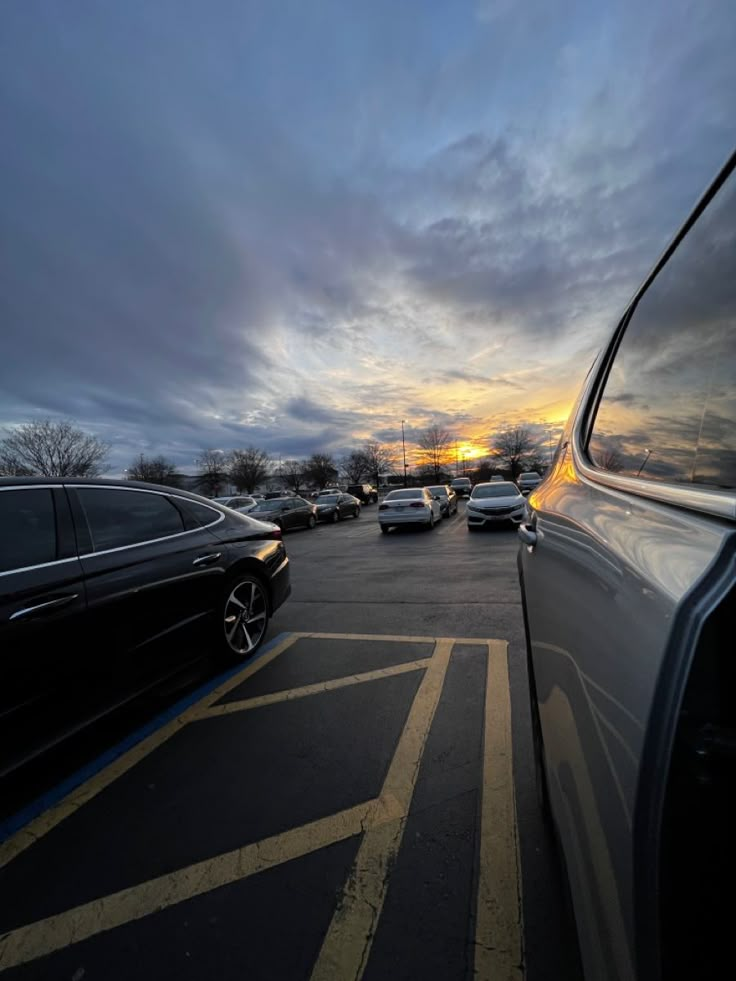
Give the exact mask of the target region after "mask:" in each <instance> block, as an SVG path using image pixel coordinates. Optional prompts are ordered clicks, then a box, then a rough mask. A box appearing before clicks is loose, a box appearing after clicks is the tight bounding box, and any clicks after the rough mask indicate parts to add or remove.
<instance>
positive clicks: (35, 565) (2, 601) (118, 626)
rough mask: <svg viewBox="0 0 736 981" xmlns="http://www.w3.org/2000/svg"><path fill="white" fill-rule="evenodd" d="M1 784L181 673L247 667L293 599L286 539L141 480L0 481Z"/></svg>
mask: <svg viewBox="0 0 736 981" xmlns="http://www.w3.org/2000/svg"><path fill="white" fill-rule="evenodd" d="M0 543H1V547H0V650H2V659H1V660H0V774H3V773H7V772H8V771H9V770H11V769H13V768H15V767H16V766H18V765H19V764H20V763H22V762H24V761H26V760H28V759H29V758H31V757H33V756H35V755H37V754H38V753H39V752H41V751H42V750H43V749H44V748H46V747H47V746H48V745H49V744H51V743H53V742H55V741H56V740H57V739H58V738H59V737H60V736H61V734H63V733H64V732H68V731H70V730H76V729H78V728H79V727H80V726H81V725H83V724H84V723H85V722H86V721H90V720H91V719H92V718H94V717H98V716H99V715H100V713H102V712H104V711H106V710H107V709H109V708H111V707H114V706H116V705H119V704H121V702H123V701H125V700H126V698H130V697H132V696H133V695H134V694H137V693H138V692H140V691H141V690H142V689H145V688H147V687H149V686H150V685H152V684H153V683H155V682H157V681H160V680H161V678H162V677H165V676H166V675H168V674H171V673H173V672H175V671H177V670H179V669H180V668H181V667H182V665H183V664H184V663H186V662H187V660H191V659H192V658H193V656H195V654H196V655H199V653H200V652H201V650H202V649H203V648H205V649H207V648H209V649H212V648H213V647H214V648H215V649H216V650H217V651H218V652H219V653H221V654H224V655H225V656H227V657H230V658H236V659H242V658H247V657H250V656H251V655H252V654H253V653H254V652H255V651H256V650H257V648H258V647H259V645H260V644H261V642H262V641H263V638H264V636H265V634H266V630H267V627H268V623H269V620H270V617H271V615H272V613H273V612H274V611H275V610H276V609H278V607H279V606H280V605H281V604H282V603H283V602H284V600H285V599H286V597H287V596H288V595H289V591H290V585H289V560H288V558H287V556H286V549H285V548H284V544H283V542H282V541H281V533H280V532H279V531H278V529H272V528H269V527H268V526H266V525H264V524H263V523H262V522H260V521H254V520H253V519H251V518H250V517H248V516H247V515H243V514H238V513H237V512H236V511H232V510H231V509H230V508H227V507H223V506H222V505H220V504H217V503H215V502H213V501H208V500H206V499H205V498H203V497H199V496H198V495H196V494H190V493H187V492H186V491H181V490H174V489H172V488H170V487H169V488H166V487H158V486H155V485H152V484H144V483H138V482H134V481H127V480H126V481H112V480H81V479H71V478H69V479H67V478H33V477H29V478H20V477H12V478H11V477H6V478H0Z"/></svg>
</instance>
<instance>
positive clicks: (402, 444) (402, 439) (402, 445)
mask: <svg viewBox="0 0 736 981" xmlns="http://www.w3.org/2000/svg"><path fill="white" fill-rule="evenodd" d="M401 449H402V451H403V453H404V487H406V440H405V439H404V420H403V419H402V420H401Z"/></svg>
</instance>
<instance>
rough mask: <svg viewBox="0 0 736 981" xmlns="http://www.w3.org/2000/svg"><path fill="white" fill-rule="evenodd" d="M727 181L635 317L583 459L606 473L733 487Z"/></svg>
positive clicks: (734, 306)
mask: <svg viewBox="0 0 736 981" xmlns="http://www.w3.org/2000/svg"><path fill="white" fill-rule="evenodd" d="M735 356H736V179H735V178H733V177H732V178H731V181H730V185H728V186H726V188H724V189H722V190H721V191H720V192H719V194H718V195H717V196H716V198H715V200H714V201H713V202H711V204H710V206H709V207H708V209H707V210H706V212H705V214H704V215H703V216H702V217H701V218H700V220H699V221H698V222H697V224H696V226H695V228H694V229H693V230H692V231H691V232H690V233H689V235H688V236H687V237H686V239H685V241H684V242H683V243H682V244H681V245H680V247H679V248H678V250H677V251H676V252H675V254H674V256H673V257H672V258H671V259H670V261H669V262H668V264H667V265H666V267H665V268H664V270H663V271H662V272H661V273H660V274H659V276H658V277H657V279H656V280H655V281H654V283H653V284H652V286H651V287H650V288H649V289H648V290H647V292H646V293H645V294H644V296H643V298H642V299H641V301H640V302H639V305H638V306H637V308H636V309H635V311H634V313H633V316H632V319H631V321H630V323H629V326H628V327H627V329H626V332H625V334H624V337H623V339H622V342H621V345H620V347H619V350H618V352H617V354H616V357H615V359H614V363H613V366H612V368H611V372H610V376H609V378H608V381H607V383H606V388H605V390H604V393H603V398H602V400H601V404H600V407H599V409H598V414H597V417H596V421H595V427H594V431H593V434H592V436H591V440H590V445H589V452H590V455H591V457H592V459H593V462H594V463H595V464H596V466H598V467H600V468H602V469H605V470H609V471H611V472H614V473H624V474H626V475H628V476H641V477H647V478H649V479H653V480H663V481H668V482H676V483H679V482H687V483H691V482H696V483H699V484H707V485H710V486H721V487H736V398H735V397H734V380H735V379H734V361H735Z"/></svg>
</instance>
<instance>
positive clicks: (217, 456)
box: [197, 450, 229, 497]
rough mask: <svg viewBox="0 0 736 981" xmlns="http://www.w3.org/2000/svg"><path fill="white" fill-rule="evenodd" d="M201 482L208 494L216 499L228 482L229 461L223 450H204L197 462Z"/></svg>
mask: <svg viewBox="0 0 736 981" xmlns="http://www.w3.org/2000/svg"><path fill="white" fill-rule="evenodd" d="M197 468H198V470H199V480H200V483H201V485H202V487H203V488H204V490H205V492H206V493H207V494H210V495H211V496H212V497H216V496H217V495H218V494H219V493H220V488H221V486H222V485H223V484H224V483H225V482H226V480H227V476H228V469H229V459H228V456H227V454H225V453H223V451H222V450H203V452H202V454H201V455H200V457H199V459H198V460H197Z"/></svg>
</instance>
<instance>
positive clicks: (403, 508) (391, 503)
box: [378, 487, 442, 528]
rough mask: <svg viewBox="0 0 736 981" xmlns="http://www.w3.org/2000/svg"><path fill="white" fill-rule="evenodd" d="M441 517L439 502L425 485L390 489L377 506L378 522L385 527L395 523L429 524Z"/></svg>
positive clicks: (390, 526)
mask: <svg viewBox="0 0 736 981" xmlns="http://www.w3.org/2000/svg"><path fill="white" fill-rule="evenodd" d="M441 518H442V510H441V508H440V502H439V501H435V499H434V498H433V497H432V495H431V494H430V493H429V491H428V490H427V488H426V487H410V488H407V489H406V490H404V489H402V490H395V491H391V492H390V493H389V494H387V495H386V497H385V498H384V499H383V502H382V503H381V504H380V505H379V508H378V522H379V524H380V525H382V526H383V527H386V528H392V527H394V526H395V525H417V524H420V525H429V524H434V523H435V522H436V521H440V520H441Z"/></svg>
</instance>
